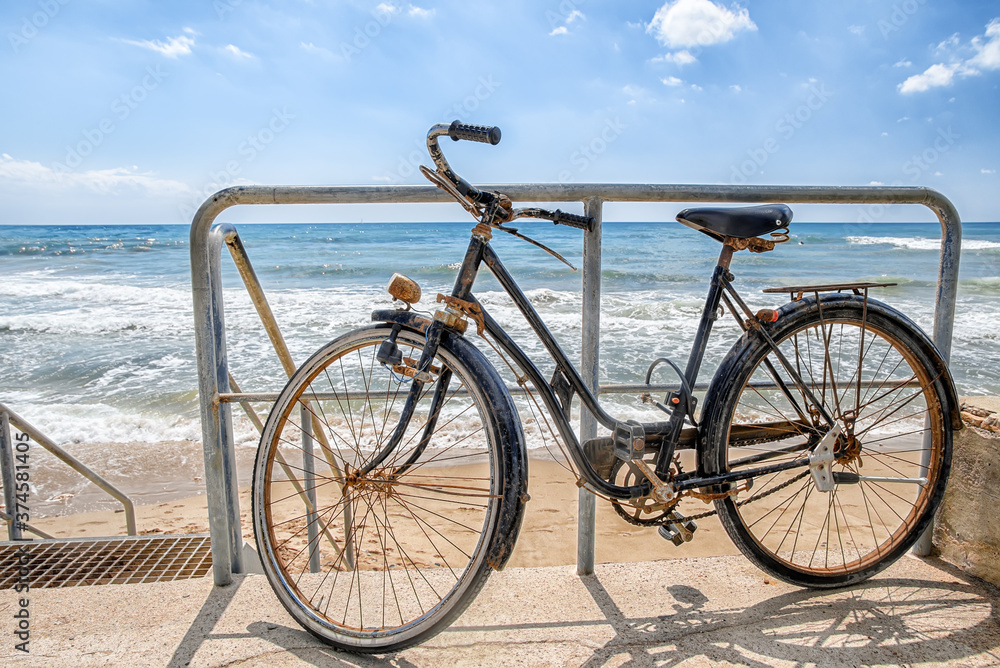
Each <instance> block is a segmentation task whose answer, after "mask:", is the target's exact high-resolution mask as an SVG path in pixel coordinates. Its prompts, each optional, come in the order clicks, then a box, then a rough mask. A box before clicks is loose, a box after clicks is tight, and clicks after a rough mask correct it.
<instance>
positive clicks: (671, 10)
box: [646, 0, 757, 48]
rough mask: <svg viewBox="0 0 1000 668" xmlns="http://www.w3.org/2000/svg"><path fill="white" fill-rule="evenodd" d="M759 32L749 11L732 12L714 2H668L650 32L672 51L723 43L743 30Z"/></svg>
mask: <svg viewBox="0 0 1000 668" xmlns="http://www.w3.org/2000/svg"><path fill="white" fill-rule="evenodd" d="M756 29H757V25H756V24H755V23H754V22H753V21H752V20H750V13H749V11H747V10H746V9H737V10H736V11H732V10H730V9H727V8H726V7H724V6H722V5H718V4H716V3H714V2H711V1H710V0H673V1H670V0H668V1H667V2H666V3H665V4H664V5H663V6H662V7H660V8H659V9H658V10H656V14H655V15H654V16H653V20H652V22H650V24H649V25H648V26H647V27H646V32H647V33H649V34H651V35H653V36H654V37H656V39H657V40H658V41H659V42H660V43H661V44H663V45H665V46H667V47H669V48H685V47H692V46H710V45H712V44H721V43H723V42H728V41H729V40H731V39H733V37H735V36H736V33H738V32H740V31H742V30H756Z"/></svg>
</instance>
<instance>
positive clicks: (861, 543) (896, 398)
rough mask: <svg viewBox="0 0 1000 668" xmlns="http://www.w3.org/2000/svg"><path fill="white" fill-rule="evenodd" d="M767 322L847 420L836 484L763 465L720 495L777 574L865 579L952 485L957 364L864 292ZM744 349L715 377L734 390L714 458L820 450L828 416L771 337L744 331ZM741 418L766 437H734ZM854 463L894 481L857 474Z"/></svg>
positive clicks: (714, 415) (739, 535)
mask: <svg viewBox="0 0 1000 668" xmlns="http://www.w3.org/2000/svg"><path fill="white" fill-rule="evenodd" d="M765 331H767V332H768V334H769V336H770V337H771V338H772V340H773V341H774V342H775V343H776V344H777V345H778V347H779V349H780V350H781V351H782V352H783V353H784V355H785V357H786V359H787V361H788V363H789V364H790V365H794V366H795V368H796V371H797V373H798V374H799V375H800V376H801V378H802V379H803V380H804V381H805V383H807V384H808V385H809V386H810V389H812V391H813V397H814V398H815V399H816V401H817V402H818V403H819V404H822V405H823V406H824V407H825V409H826V411H828V413H829V414H830V415H831V416H832V417H833V418H834V420H835V421H836V422H837V423H838V424H841V425H842V426H843V429H844V435H842V436H841V437H839V438H838V439H837V443H836V446H835V449H834V454H835V456H836V459H835V462H834V463H833V465H832V469H833V472H834V473H835V474H836V475H835V478H837V482H836V484H835V486H834V490H833V491H831V492H826V493H824V492H820V491H818V487H817V486H816V484H815V482H814V480H813V477H812V475H811V474H810V473H809V469H808V468H795V469H790V470H787V471H783V472H777V473H773V474H770V475H762V476H759V477H758V478H757V479H755V480H753V481H752V483H753V484H752V486H751V488H750V489H749V490H747V489H742V490H740V491H738V492H737V493H736V494H734V495H733V496H730V497H728V498H724V499H720V500H716V502H715V503H716V508H717V510H718V514H719V518H720V520H721V521H722V524H723V526H724V527H725V528H726V531H727V532H728V533H729V535H730V537H731V538H732V540H733V541H734V542H735V543H736V545H737V546H738V547H739V549H740V551H741V552H743V554H744V555H746V556H747V557H748V558H749V559H750V560H751V561H753V562H754V563H755V564H757V566H759V567H760V568H761V569H763V570H764V571H766V572H767V573H770V574H771V575H774V576H775V577H777V578H780V579H782V580H785V581H786V582H790V583H792V584H796V585H800V586H806V587H813V588H828V587H838V586H846V585H850V584H854V583H856V582H860V581H862V580H865V579H867V578H869V577H871V576H872V575H874V574H875V573H877V572H879V571H880V570H882V569H884V568H886V567H887V566H888V565H890V564H891V563H892V562H894V561H895V560H896V559H898V558H899V557H900V556H902V555H903V554H904V553H905V552H906V550H908V549H909V548H910V547H911V546H912V545H913V543H914V542H915V541H916V540H917V539H918V538H919V536H920V535H921V534H922V533H923V532H924V531H925V530H926V528H927V527H928V525H929V523H930V522H931V520H932V518H933V516H934V512H935V510H936V509H937V507H938V505H939V503H940V501H941V497H942V495H943V494H944V488H945V484H946V482H947V479H948V473H949V471H950V468H951V447H952V422H951V420H950V416H949V407H950V404H951V399H950V396H951V395H950V394H949V393H948V388H949V387H950V385H949V383H951V380H950V377H948V376H947V373H948V372H947V369H946V367H944V366H943V364H936V362H937V361H938V358H937V357H936V352H935V349H934V348H933V345H932V344H931V343H930V341H929V340H928V339H927V337H926V335H924V334H923V332H921V331H920V330H919V328H917V327H916V325H915V324H913V323H912V322H911V321H910V320H909V319H907V318H906V317H905V316H903V315H902V314H900V313H899V312H898V311H895V310H894V309H892V308H890V307H888V306H886V305H884V304H882V303H880V302H877V301H875V300H872V299H869V300H868V301H867V303H865V300H864V299H863V298H862V297H860V296H853V295H851V296H848V295H833V296H824V298H823V300H822V301H817V300H816V299H815V298H809V299H805V300H802V301H800V302H797V303H795V304H793V305H789V306H786V307H784V308H783V309H782V311H781V312H780V317H779V320H778V322H776V323H775V324H774V325H771V326H769V327H767V328H766V329H765ZM929 351H931V352H930V353H929ZM731 355H733V356H734V357H733V363H732V364H730V365H728V366H726V365H723V367H720V370H719V373H718V374H717V377H716V378H715V379H714V380H713V386H714V387H715V386H717V387H719V388H721V390H720V392H721V396H720V397H719V398H718V400H714V401H712V404H711V407H710V408H709V409H708V410H707V411H706V412H707V419H706V421H705V424H706V427H707V431H706V444H707V447H706V450H705V452H704V455H703V460H702V464H703V467H704V469H705V470H707V472H709V473H724V472H728V471H731V470H739V469H740V468H743V467H752V466H761V465H763V464H773V463H780V462H784V461H790V460H792V459H795V458H802V457H805V456H807V455H808V451H809V449H810V448H811V447H813V446H814V445H815V443H816V442H817V441H818V440H819V437H820V436H821V435H822V434H825V433H826V431H828V430H829V426H828V425H825V424H823V422H824V420H823V418H822V417H820V416H819V415H817V413H818V411H817V410H816V405H815V404H811V400H810V399H808V398H807V395H806V392H804V391H802V390H801V389H796V388H795V386H794V383H793V374H791V373H790V372H789V371H788V369H787V367H785V366H783V365H782V363H781V361H780V359H779V358H778V357H777V356H776V355H775V353H774V352H773V351H772V350H771V348H770V347H769V346H768V344H767V343H766V341H765V340H764V338H763V336H761V335H753V334H750V335H748V336H747V337H744V340H743V342H742V344H741V343H737V345H736V347H735V348H734V351H733V352H732V353H731ZM769 364H770V368H769V366H768V365H769ZM772 369H773V371H772ZM778 379H780V380H781V381H782V382H784V383H785V386H786V388H791V389H789V390H787V391H785V390H782V388H781V387H780V383H778V382H777V381H778ZM789 397H791V399H790V398H789ZM792 399H794V403H793V401H792ZM795 404H799V405H798V409H796V407H795ZM735 425H739V427H740V429H742V432H741V433H742V436H741V438H743V439H745V438H746V434H747V433H748V432H747V431H746V429H745V428H744V427H750V428H756V434H757V435H758V438H757V439H755V440H749V441H747V440H743V441H741V440H740V439H737V438H732V434H735V433H736V432H735V431H733V429H732V427H733V426H735ZM810 432H811V435H810ZM760 434H765V435H766V436H765V438H766V440H763V439H761V438H759V435H760ZM762 440H763V442H762ZM779 450H783V451H784V452H782V453H779V452H778V451H779ZM751 457H757V458H761V457H766V459H758V461H754V462H750V461H748V460H749V459H750V458H751ZM866 463H867V464H868V466H867V467H865V464H866ZM845 474H847V475H845ZM850 474H854V475H857V476H867V477H881V478H890V479H891V481H885V480H883V481H871V480H863V479H862V480H859V481H853V482H852V478H851V475H850ZM838 476H842V477H838ZM907 479H909V480H917V479H925V480H926V484H920V483H915V482H903V481H904V480H907Z"/></svg>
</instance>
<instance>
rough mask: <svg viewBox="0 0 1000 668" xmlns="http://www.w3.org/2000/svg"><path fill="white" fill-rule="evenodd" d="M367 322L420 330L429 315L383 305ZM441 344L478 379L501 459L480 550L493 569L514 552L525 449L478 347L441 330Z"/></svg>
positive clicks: (507, 400) (524, 487)
mask: <svg viewBox="0 0 1000 668" xmlns="http://www.w3.org/2000/svg"><path fill="white" fill-rule="evenodd" d="M372 321H373V322H385V323H390V324H398V325H401V326H403V327H406V328H407V329H411V330H413V331H415V332H420V333H421V334H426V332H427V327H429V326H430V324H431V319H430V318H428V317H426V316H424V315H420V314H418V313H414V312H413V311H399V310H389V309H386V310H379V311H374V312H373V313H372ZM441 345H442V346H446V347H447V349H448V350H449V351H450V352H451V353H452V354H453V355H455V356H456V357H457V358H458V359H459V360H461V361H462V363H463V364H465V365H466V366H467V367H468V368H469V370H470V371H472V373H473V375H475V377H476V379H477V380H478V381H479V385H480V388H481V389H482V391H483V394H485V395H486V399H487V403H488V404H489V408H490V417H491V419H492V420H493V422H494V427H495V431H496V434H497V436H498V438H499V439H500V452H501V458H500V459H501V461H499V462H497V465H498V467H499V469H500V471H499V473H500V475H501V478H502V480H503V481H504V484H503V498H502V499H501V501H500V516H499V518H498V519H497V523H496V525H495V528H494V530H493V535H492V536H490V542H489V547H488V548H487V552H486V561H487V563H488V564H489V565H490V567H491V568H493V569H494V570H497V571H499V570H502V569H503V567H504V566H506V565H507V561H508V559H510V555H511V553H512V552H513V551H514V543H515V542H516V541H517V535H518V533H519V532H520V530H521V522H522V521H523V520H524V510H525V504H526V503H527V501H528V498H529V497H528V452H527V446H526V445H525V441H524V431H523V429H522V428H521V419H520V417H519V416H518V413H517V408H516V407H515V406H514V401H513V399H511V397H510V393H509V392H508V391H507V387H506V386H505V385H504V383H503V380H502V379H501V378H500V374H498V373H497V371H496V369H494V368H493V365H492V364H490V363H489V361H488V360H487V359H486V357H485V356H484V355H483V353H482V352H481V351H480V350H479V349H478V348H476V347H475V346H474V345H472V343H471V342H470V341H468V340H467V339H466V338H465V337H463V336H461V335H460V334H458V333H456V332H453V331H450V330H447V329H446V330H445V333H444V335H443V336H442V338H441Z"/></svg>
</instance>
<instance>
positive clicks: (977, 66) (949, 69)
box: [898, 18, 1000, 94]
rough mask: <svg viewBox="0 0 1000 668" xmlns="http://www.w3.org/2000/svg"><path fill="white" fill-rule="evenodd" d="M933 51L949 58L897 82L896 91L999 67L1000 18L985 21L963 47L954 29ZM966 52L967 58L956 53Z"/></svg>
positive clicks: (947, 83) (946, 83)
mask: <svg viewBox="0 0 1000 668" xmlns="http://www.w3.org/2000/svg"><path fill="white" fill-rule="evenodd" d="M936 51H937V52H938V53H939V54H944V55H946V56H948V58H949V62H948V63H943V62H942V63H936V64H934V65H931V66H930V67H928V68H927V69H926V70H924V71H923V72H922V73H921V74H915V75H913V76H911V77H910V78H908V79H907V80H906V81H904V82H903V83H901V84H899V86H898V88H899V92H900V93H903V94H909V93H922V92H924V91H927V90H930V89H931V88H938V87H941V86H950V85H951V84H952V83H954V81H955V77H956V76H961V77H971V76H978V75H981V74H982V73H983V70H997V69H1000V18H995V19H993V20H991V21H990V22H989V23H988V24H987V25H986V32H985V33H984V34H983V35H977V36H976V37H973V38H972V39H971V40H970V41H969V44H968V46H967V47H964V48H963V47H962V46H961V40H960V39H959V37H958V34H957V33H956V34H954V35H952V36H951V37H949V38H948V39H946V40H945V41H943V42H941V43H940V44H938V45H937V49H936ZM963 52H964V53H963ZM969 53H972V54H973V55H972V56H971V57H969V58H964V57H961V56H960V54H962V55H968V54H969Z"/></svg>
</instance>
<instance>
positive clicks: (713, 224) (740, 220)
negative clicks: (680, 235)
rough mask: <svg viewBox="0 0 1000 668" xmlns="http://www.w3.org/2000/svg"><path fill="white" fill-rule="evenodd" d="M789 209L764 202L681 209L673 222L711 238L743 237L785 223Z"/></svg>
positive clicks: (787, 219)
mask: <svg viewBox="0 0 1000 668" xmlns="http://www.w3.org/2000/svg"><path fill="white" fill-rule="evenodd" d="M791 221H792V210H791V209H789V208H788V207H787V206H786V205H784V204H765V205H762V206H742V207H729V208H722V207H699V208H697V209H684V210H683V211H681V212H680V213H678V214H677V222H679V223H683V224H684V225H687V226H688V227H690V228H692V229H695V230H698V231H699V232H704V233H705V234H707V235H708V236H710V237H712V238H713V239H717V240H718V241H722V240H723V239H724V238H725V237H736V238H737V239H747V238H749V237H758V236H760V235H762V234H767V233H768V232H773V231H775V230H778V229H781V228H783V227H788V223H790V222H791Z"/></svg>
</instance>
